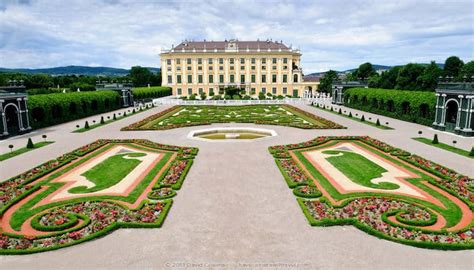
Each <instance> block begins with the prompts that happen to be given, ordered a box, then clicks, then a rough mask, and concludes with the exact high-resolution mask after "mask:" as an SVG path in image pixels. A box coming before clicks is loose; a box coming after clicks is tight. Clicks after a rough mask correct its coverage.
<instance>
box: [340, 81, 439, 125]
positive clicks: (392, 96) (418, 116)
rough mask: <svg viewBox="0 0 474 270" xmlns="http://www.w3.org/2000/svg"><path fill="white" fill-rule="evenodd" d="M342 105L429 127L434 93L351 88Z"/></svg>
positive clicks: (431, 120)
mask: <svg viewBox="0 0 474 270" xmlns="http://www.w3.org/2000/svg"><path fill="white" fill-rule="evenodd" d="M344 105H345V106H347V107H350V108H354V109H358V110H362V111H367V112H371V113H375V114H380V115H385V116H388V117H392V118H396V119H400V120H404V121H409V122H413V123H419V124H422V125H427V126H431V124H432V123H433V120H434V116H435V106H436V96H435V94H434V92H424V91H407V90H391V89H378V88H351V89H348V90H346V91H345V93H344Z"/></svg>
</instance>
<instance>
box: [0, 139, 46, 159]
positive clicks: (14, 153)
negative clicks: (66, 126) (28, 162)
mask: <svg viewBox="0 0 474 270" xmlns="http://www.w3.org/2000/svg"><path fill="white" fill-rule="evenodd" d="M52 143H54V142H53V141H45V142H39V143H35V148H26V147H23V148H20V149H17V150H15V151H12V152H9V153H5V154H3V155H0V161H3V160H6V159H9V158H12V157H15V156H18V155H21V154H24V153H26V152H29V151H32V150H35V149H38V148H41V147H43V146H46V145H48V144H52Z"/></svg>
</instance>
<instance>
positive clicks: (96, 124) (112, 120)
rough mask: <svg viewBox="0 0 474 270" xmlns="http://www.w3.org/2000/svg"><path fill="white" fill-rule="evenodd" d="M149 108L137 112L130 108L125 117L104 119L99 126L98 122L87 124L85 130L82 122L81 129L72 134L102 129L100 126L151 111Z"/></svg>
mask: <svg viewBox="0 0 474 270" xmlns="http://www.w3.org/2000/svg"><path fill="white" fill-rule="evenodd" d="M151 108H153V106H152V107H151ZM151 108H148V107H146V108H145V109H141V110H139V111H138V112H135V109H134V108H132V109H131V111H130V112H128V110H127V114H126V115H123V114H122V115H120V116H116V119H107V120H105V119H104V123H103V124H101V123H100V121H99V123H95V124H91V123H89V128H85V127H84V125H85V122H84V124H83V126H82V127H80V128H78V129H76V130H74V131H73V132H74V133H83V132H87V131H89V130H92V129H95V128H98V127H102V126H105V125H108V124H111V123H113V122H116V121H119V120H122V119H124V118H127V117H129V116H132V115H135V114H137V113H140V112H144V111H147V110H149V109H151Z"/></svg>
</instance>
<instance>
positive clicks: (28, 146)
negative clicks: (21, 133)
mask: <svg viewBox="0 0 474 270" xmlns="http://www.w3.org/2000/svg"><path fill="white" fill-rule="evenodd" d="M26 148H28V149H33V148H35V144H34V143H33V141H32V140H31V138H28V143H27V144H26Z"/></svg>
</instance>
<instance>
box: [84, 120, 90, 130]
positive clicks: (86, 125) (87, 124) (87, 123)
mask: <svg viewBox="0 0 474 270" xmlns="http://www.w3.org/2000/svg"><path fill="white" fill-rule="evenodd" d="M84 128H85V129H89V122H87V121H86V123H85V124H84Z"/></svg>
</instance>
